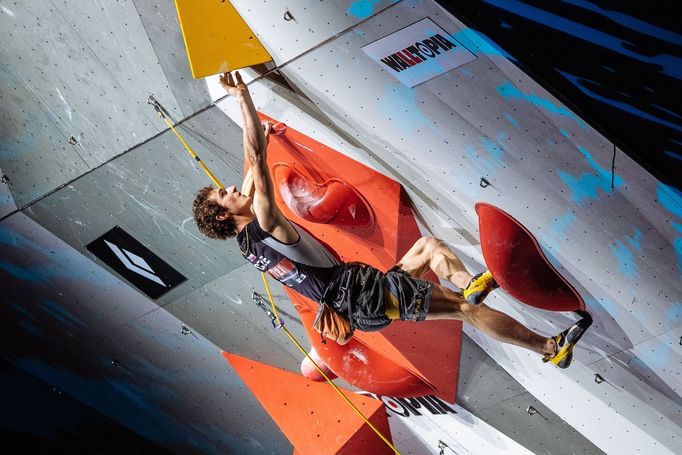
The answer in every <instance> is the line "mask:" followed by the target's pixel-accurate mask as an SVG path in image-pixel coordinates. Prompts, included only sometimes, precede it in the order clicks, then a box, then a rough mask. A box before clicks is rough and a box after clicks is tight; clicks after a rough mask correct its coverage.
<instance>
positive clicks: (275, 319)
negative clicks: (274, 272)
mask: <svg viewBox="0 0 682 455" xmlns="http://www.w3.org/2000/svg"><path fill="white" fill-rule="evenodd" d="M147 103H148V104H150V105H152V107H153V108H154V110H156V112H157V113H158V114H159V116H160V117H161V118H162V119H163V120H164V121H165V122H166V125H168V127H169V128H170V129H171V131H173V133H175V136H177V138H178V140H179V141H180V143H182V145H183V146H184V147H185V150H187V152H188V153H189V154H190V156H191V157H192V158H194V160H195V161H196V162H197V163H199V166H201V168H202V169H203V170H204V172H206V174H207V175H208V177H209V178H210V179H211V180H212V181H213V183H214V184H215V185H216V186H217V187H218V188H219V189H222V188H225V187H224V186H223V185H222V184H221V183H220V181H219V180H218V179H217V178H216V177H215V175H213V173H212V172H211V170H210V169H209V168H208V167H207V166H206V165H205V164H204V162H203V161H201V158H199V156H198V155H197V154H196V153H194V151H193V150H192V148H191V147H190V146H189V144H187V142H185V140H184V139H183V138H182V136H181V135H180V133H178V131H177V130H176V129H175V127H174V126H173V124H172V123H171V122H170V120H169V117H170V115H169V114H168V112H167V111H166V110H165V109H164V108H163V106H162V105H161V103H159V102H158V101H157V100H156V99H155V98H154V97H153V96H152V95H149V98H148V99H147ZM240 248H241V246H240ZM261 277H262V278H263V285H264V286H265V291H266V293H267V295H268V300H269V301H270V305H271V307H272V311H270V309H269V308H267V307H266V306H265V304H264V303H263V297H262V296H261V295H260V294H258V293H256V292H254V293H253V295H252V297H253V298H254V300H256V304H257V305H258V306H259V307H261V308H262V309H264V310H265V312H266V314H267V316H268V317H269V318H270V321H271V322H272V326H273V328H275V329H281V330H282V331H284V333H286V335H287V336H288V337H289V339H291V341H292V342H293V343H294V344H295V345H296V347H297V348H298V349H299V350H300V351H301V352H302V353H303V355H305V356H306V358H307V359H308V360H310V362H311V363H312V364H313V366H314V367H315V369H316V370H317V372H318V373H320V374H321V375H322V377H323V378H324V379H325V380H326V381H327V383H328V384H329V385H330V386H331V387H332V388H333V389H334V390H335V391H336V392H337V393H338V394H339V395H340V396H341V398H343V400H344V401H345V402H346V403H347V404H348V405H349V406H350V407H351V408H352V409H353V410H354V411H355V413H356V414H358V416H360V418H362V420H363V421H364V422H365V423H366V424H367V425H368V426H369V427H370V428H371V429H372V430H373V431H374V432H375V433H376V434H377V436H379V438H381V440H382V441H384V442H385V443H386V445H388V446H389V447H390V448H391V450H393V452H395V453H396V454H397V455H400V452H399V451H398V449H396V448H395V446H394V445H393V444H392V443H391V441H389V440H388V439H387V438H386V437H385V436H384V435H383V434H382V433H381V431H379V429H378V428H377V427H375V426H374V425H373V424H372V422H370V421H369V419H368V418H367V417H366V416H365V415H364V414H363V413H362V411H361V410H360V409H358V407H357V406H355V404H353V402H352V401H350V399H349V398H348V397H347V396H346V394H345V393H343V391H342V390H341V389H339V387H338V386H337V385H336V384H334V382H332V380H331V379H330V378H329V376H327V375H326V374H325V372H324V371H322V368H320V366H319V365H318V364H317V362H315V361H314V360H313V359H312V358H311V357H310V354H308V353H307V352H306V350H305V349H304V348H303V346H301V344H300V343H299V342H298V340H296V338H295V337H294V336H293V335H292V334H291V332H289V329H287V328H286V327H285V325H284V322H283V321H282V319H281V318H280V316H279V313H278V312H277V305H275V299H274V298H273V297H272V292H270V285H269V284H268V280H267V278H266V277H265V273H264V272H261Z"/></svg>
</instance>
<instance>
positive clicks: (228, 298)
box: [164, 264, 310, 373]
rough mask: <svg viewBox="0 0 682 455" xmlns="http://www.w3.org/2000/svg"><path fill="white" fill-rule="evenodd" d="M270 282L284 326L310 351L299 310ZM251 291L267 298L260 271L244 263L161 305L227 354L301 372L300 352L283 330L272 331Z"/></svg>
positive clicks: (279, 288) (267, 319)
mask: <svg viewBox="0 0 682 455" xmlns="http://www.w3.org/2000/svg"><path fill="white" fill-rule="evenodd" d="M269 282H270V286H271V287H272V293H273V298H274V299H275V304H276V305H277V309H278V311H279V312H280V313H281V317H282V319H283V320H284V321H285V325H286V327H287V328H288V329H289V331H290V332H291V333H292V335H294V337H295V338H296V339H297V340H298V341H299V343H301V344H302V345H303V346H304V348H305V349H306V350H309V349H310V342H309V340H308V338H307V334H306V332H305V330H304V329H303V327H302V325H301V321H300V319H299V316H298V313H297V312H296V310H295V309H294V308H293V306H292V304H291V302H290V301H289V300H288V298H287V297H286V294H285V293H284V292H283V290H282V287H281V285H280V284H279V283H276V282H274V281H273V280H269ZM254 291H256V292H258V293H260V294H261V295H263V296H266V293H265V290H264V288H263V282H262V278H261V274H260V272H258V270H256V269H255V268H254V267H253V266H252V265H251V264H245V265H243V266H242V267H240V268H238V269H236V270H234V271H232V272H230V273H229V274H227V275H225V276H223V277H220V278H219V279H217V280H215V281H212V282H211V283H208V284H207V285H206V286H204V287H202V288H201V289H197V290H196V291H194V292H192V293H191V294H188V295H185V296H183V297H182V298H179V299H176V300H174V301H173V302H171V303H169V304H167V305H166V306H165V307H164V308H165V309H166V310H167V311H168V312H170V313H172V314H173V315H175V316H176V317H177V318H178V319H181V320H183V321H185V322H186V323H187V324H188V325H190V326H191V327H193V328H194V329H195V330H196V331H197V332H199V333H201V334H202V335H203V336H205V337H206V338H207V339H208V340H210V341H211V342H212V343H214V344H215V345H216V346H219V347H220V348H221V349H223V350H225V351H227V352H232V353H235V354H239V355H242V356H245V357H248V358H251V359H254V360H258V361H259V362H263V363H266V364H268V365H272V366H276V367H278V368H282V369H285V370H288V371H292V372H295V373H300V368H299V367H300V363H301V360H302V359H303V357H304V356H303V354H302V353H301V352H300V351H299V350H298V348H297V347H296V346H295V345H294V344H293V343H292V342H291V341H290V340H289V338H288V337H287V336H286V334H285V333H284V332H283V331H281V330H273V327H272V325H271V323H270V319H269V318H268V317H267V315H266V314H265V312H264V311H263V310H261V309H260V308H258V306H257V305H256V304H255V303H254V301H253V300H252V298H251V294H252V292H254ZM267 305H268V307H269V303H267Z"/></svg>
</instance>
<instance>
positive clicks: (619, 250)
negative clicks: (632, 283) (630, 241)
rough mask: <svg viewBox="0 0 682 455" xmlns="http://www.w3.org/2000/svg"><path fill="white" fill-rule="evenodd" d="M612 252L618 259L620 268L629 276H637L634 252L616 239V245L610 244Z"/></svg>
mask: <svg viewBox="0 0 682 455" xmlns="http://www.w3.org/2000/svg"><path fill="white" fill-rule="evenodd" d="M610 248H611V252H612V253H613V255H614V256H615V257H616V259H617V260H618V269H619V270H620V272H621V273H622V274H623V275H625V276H626V277H627V278H630V279H632V278H635V277H636V276H637V275H638V273H637V264H636V263H635V257H634V256H633V255H632V252H630V250H629V249H628V248H627V247H626V246H625V244H624V243H623V242H621V241H620V240H616V245H615V246H613V245H611V246H610Z"/></svg>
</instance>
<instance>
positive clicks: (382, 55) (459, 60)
mask: <svg viewBox="0 0 682 455" xmlns="http://www.w3.org/2000/svg"><path fill="white" fill-rule="evenodd" d="M362 50H363V51H364V52H365V54H367V55H368V56H369V57H370V58H372V60H374V61H375V62H377V63H379V64H380V65H381V66H382V67H383V68H384V70H385V71H387V72H389V73H390V74H392V75H393V76H395V77H396V78H397V79H398V80H399V81H400V82H402V83H403V84H405V85H407V86H408V87H414V86H416V85H418V84H421V83H422V82H425V81H428V80H430V79H433V78H434V77H436V76H439V75H441V74H443V73H446V72H448V71H450V70H451V69H454V68H457V67H458V66H461V65H464V64H465V63H468V62H470V61H472V60H474V59H476V56H475V55H474V54H473V53H471V52H470V51H469V50H468V49H466V48H465V47H464V46H463V45H462V44H461V43H460V42H458V41H457V40H455V39H454V38H453V37H452V36H450V34H448V33H447V32H446V31H445V30H443V29H442V28H440V27H439V26H438V25H436V23H435V22H433V21H432V20H431V19H429V18H428V17H427V18H425V19H422V20H420V21H419V22H415V23H414V24H412V25H408V26H407V27H405V28H402V29H400V30H398V31H397V32H394V33H392V34H390V35H388V36H385V37H383V38H381V39H379V40H377V41H374V42H373V43H371V44H368V45H367V46H365V47H363V48H362Z"/></svg>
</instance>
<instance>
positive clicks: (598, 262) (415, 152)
mask: <svg viewBox="0 0 682 455" xmlns="http://www.w3.org/2000/svg"><path fill="white" fill-rule="evenodd" d="M271 7H272V8H274V6H273V5H271ZM263 14H266V13H263ZM426 16H428V17H430V18H431V19H433V20H434V21H435V22H436V23H437V24H438V25H440V26H441V27H443V28H445V29H446V30H447V31H448V32H449V33H450V35H451V37H452V38H453V39H457V40H459V41H460V42H461V43H462V44H465V45H466V46H467V47H468V48H469V49H471V50H472V51H473V52H474V53H475V54H476V55H477V59H476V60H474V61H472V62H470V63H468V64H466V65H464V66H462V67H460V68H458V69H456V70H453V71H451V72H449V73H447V74H444V75H441V76H439V77H437V78H435V79H433V80H431V81H428V82H425V83H423V84H422V85H420V86H418V87H416V88H415V89H408V88H407V87H405V86H403V85H401V84H400V83H399V82H397V81H396V80H395V79H394V78H393V76H391V75H390V74H388V72H387V71H389V70H388V69H383V68H382V67H381V66H380V64H378V63H376V62H374V61H371V60H369V59H368V58H367V57H366V56H365V55H364V54H363V53H362V51H361V50H360V48H361V47H362V46H364V45H366V44H368V43H371V42H373V41H374V40H376V39H378V38H381V37H383V36H385V35H388V34H390V33H391V32H393V31H396V30H398V29H400V28H402V27H404V26H406V25H408V24H411V23H413V22H415V21H417V20H419V19H422V18H424V17H426ZM247 20H248V21H249V25H250V26H251V28H252V29H253V30H254V31H259V30H261V31H264V30H265V29H266V28H267V26H266V24H267V23H268V21H267V20H263V22H262V23H261V15H260V14H259V12H258V11H256V10H255V8H254V9H252V10H251V14H250V15H249V16H248V19H247ZM283 39H284V38H283ZM397 50H399V49H396V51H397ZM339 68H341V69H343V70H342V71H340V70H339ZM281 71H282V72H283V73H284V74H285V75H286V76H287V77H288V78H289V80H290V81H291V82H292V83H293V85H295V86H296V87H298V89H300V90H301V91H302V92H304V93H305V94H306V95H308V96H309V97H310V98H311V99H312V100H313V101H314V102H316V103H317V104H318V106H319V107H320V108H321V110H322V111H323V112H325V113H327V114H328V115H329V116H330V117H331V118H332V119H333V120H334V121H336V124H337V126H338V127H340V128H342V129H343V130H344V131H345V132H346V133H347V134H348V135H349V136H351V137H354V138H355V139H356V140H358V141H360V142H362V143H363V144H364V145H365V146H366V147H367V148H368V149H370V150H371V152H372V153H374V154H375V155H376V156H378V157H379V158H380V159H381V161H382V162H383V163H393V166H392V169H390V171H389V172H391V173H393V174H398V175H400V176H402V178H398V180H399V181H401V182H403V183H404V184H405V186H406V187H407V188H408V189H409V190H411V195H412V196H413V199H415V201H416V203H417V205H418V207H420V208H422V207H426V208H428V209H431V210H433V211H434V212H436V213H438V214H439V215H440V220H436V221H434V220H433V219H432V218H431V219H430V223H432V224H431V227H432V228H433V229H434V231H435V232H437V233H438V234H439V235H440V236H442V237H445V239H446V240H450V241H451V242H454V243H460V244H461V243H462V242H461V240H458V239H457V238H455V237H454V236H453V231H452V228H453V227H457V226H465V227H467V229H468V230H469V233H470V234H471V235H472V236H473V237H475V236H476V232H475V228H472V226H476V223H477V219H476V216H475V214H474V212H473V205H474V203H475V202H477V201H486V202H489V203H492V204H494V205H497V206H499V207H501V208H503V209H504V210H505V211H507V212H509V213H510V214H512V215H513V216H514V217H515V218H517V219H518V220H520V221H521V222H522V223H523V224H524V225H525V226H526V227H527V228H528V229H529V230H530V231H531V232H532V233H533V234H534V235H535V236H536V237H537V238H538V240H539V241H540V243H541V244H542V245H543V247H544V249H545V252H546V253H547V254H548V256H549V257H550V260H551V261H552V262H553V264H555V265H556V266H557V267H558V268H559V270H560V271H561V273H562V274H564V276H566V277H567V278H568V280H569V281H570V282H571V283H572V284H574V285H575V286H576V287H577V288H578V290H579V292H580V293H581V294H582V295H583V297H584V298H585V299H586V303H587V306H588V308H589V309H590V310H591V311H592V312H593V314H594V316H595V325H594V326H593V328H592V329H591V331H590V332H588V334H587V336H586V337H585V338H583V341H582V346H580V347H579V349H578V351H577V353H576V360H575V361H574V362H575V364H574V366H573V367H572V370H573V371H576V372H579V371H583V373H588V372H590V371H594V369H595V367H596V365H592V364H593V363H594V362H597V361H599V360H603V359H610V358H611V357H612V356H613V355H614V354H617V353H619V352H627V351H628V350H630V349H633V347H635V346H637V345H638V344H639V343H642V342H645V341H648V340H653V339H654V338H655V337H657V336H659V335H661V334H665V333H673V332H672V331H674V330H678V329H679V327H680V325H681V323H682V318H681V317H680V314H679V306H680V303H679V302H680V301H682V292H681V290H680V266H679V264H680V257H679V254H680V253H679V252H676V250H675V248H674V244H676V243H675V242H679V241H680V240H679V239H680V238H681V237H682V228H679V229H678V228H677V227H676V226H681V225H682V224H680V223H682V212H681V211H680V209H679V207H680V200H679V199H680V198H679V196H678V195H677V194H676V193H675V192H673V191H671V190H670V189H669V188H667V187H666V186H665V185H662V184H660V182H658V181H656V179H655V178H653V177H651V176H650V175H649V174H648V173H647V172H646V171H644V170H643V169H641V167H639V166H638V165H636V164H635V163H634V162H632V160H630V159H629V158H627V157H626V156H625V155H623V154H622V153H621V152H620V151H619V150H617V149H615V148H614V146H613V144H611V143H610V142H609V141H608V140H607V139H606V138H604V137H602V136H600V135H599V134H598V133H596V132H595V131H594V130H593V129H592V128H590V127H589V125H587V124H585V123H584V121H582V120H581V119H580V118H578V117H577V116H576V115H575V114H574V113H572V112H571V111H570V110H569V109H567V108H566V107H565V106H563V105H562V104H561V103H559V102H558V101H557V100H556V99H555V98H553V97H552V96H551V95H550V94H548V93H547V92H546V91H544V90H543V89H542V88H541V87H540V86H538V85H537V84H536V83H534V82H533V81H532V80H531V79H529V78H527V77H526V76H525V75H524V74H523V73H522V72H521V71H519V70H518V68H516V67H514V66H513V65H512V64H511V63H510V62H509V61H508V60H507V59H506V58H504V56H503V55H502V53H501V52H500V51H499V50H498V49H497V48H495V47H494V46H493V45H491V44H490V43H489V42H487V41H485V40H483V39H482V38H481V37H479V36H478V35H477V34H476V33H475V32H474V31H472V30H470V29H467V28H466V27H464V26H463V25H462V24H460V23H458V22H457V21H456V20H454V19H453V18H452V17H450V16H449V15H448V14H447V13H445V12H443V11H442V10H441V9H440V8H439V7H437V6H436V5H434V4H433V3H432V2H426V1H425V2H401V3H399V4H397V5H394V6H392V7H391V8H389V9H387V10H385V11H384V12H382V13H380V14H378V15H376V16H373V17H371V18H370V19H369V20H367V21H365V22H363V23H362V24H360V25H359V26H357V27H355V28H353V30H351V31H349V32H347V33H344V34H342V35H339V36H337V37H335V38H334V39H332V40H330V41H328V42H326V43H324V44H323V45H321V46H320V47H317V48H315V49H313V50H310V51H309V52H307V53H305V54H304V55H302V56H300V57H299V58H297V59H295V60H293V61H291V62H290V63H288V64H286V65H284V66H283V67H282V68H281ZM348 74H352V76H350V77H348ZM614 153H615V169H614V172H613V174H612V172H611V163H612V160H613V159H614ZM392 176H393V175H392ZM481 177H485V178H486V179H487V180H488V181H489V182H490V183H491V185H490V186H488V187H487V188H483V187H481V186H480V185H479V182H480V179H481ZM452 218H455V219H452ZM442 220H445V222H444V223H442V224H441V221H442ZM498 294H500V295H501V293H498ZM491 304H493V305H496V306H499V307H500V308H502V309H504V310H506V311H508V312H510V313H511V314H512V315H514V316H515V317H517V318H518V319H520V320H522V321H524V322H526V323H527V324H528V325H530V326H531V327H532V328H534V329H535V330H538V331H540V332H542V333H555V332H558V331H559V330H562V329H563V328H565V327H566V326H567V325H569V324H570V322H571V321H572V320H573V318H571V317H568V316H567V315H563V314H556V313H548V312H542V311H539V310H534V309H529V308H525V307H523V306H521V305H520V304H518V303H516V302H513V301H512V300H510V299H508V298H505V297H497V298H495V299H494V300H492V301H491ZM471 333H472V336H474V338H475V339H476V340H477V342H480V343H482V344H483V345H484V346H486V348H487V349H490V352H491V353H492V355H493V357H494V358H495V359H496V360H497V361H498V362H500V363H501V364H502V365H503V366H504V367H505V368H507V369H508V371H510V372H511V373H512V375H514V376H515V378H516V379H517V380H519V381H520V382H521V383H522V384H523V385H524V386H526V387H527V388H528V389H529V390H530V391H531V392H532V393H534V394H536V396H537V395H538V394H539V395H541V397H540V396H539V398H540V399H541V400H542V401H543V402H544V403H545V404H547V405H548V406H549V407H550V408H552V409H553V410H555V411H556V412H557V413H558V414H559V415H560V416H561V417H562V418H564V419H565V420H566V421H567V422H568V423H570V424H572V425H573V426H574V427H576V428H577V429H579V430H580V431H582V432H584V434H586V435H587V436H588V437H589V438H590V439H591V440H592V441H594V442H595V443H596V444H597V445H598V446H599V447H600V448H602V449H604V450H606V451H611V450H617V447H622V446H624V445H627V446H628V447H630V448H639V449H641V450H645V449H647V448H649V447H658V448H659V449H661V450H665V449H666V448H667V449H669V450H672V451H676V450H678V449H679V444H680V443H679V441H676V440H675V439H674V438H671V434H674V433H676V432H679V420H674V419H672V420H671V419H669V420H664V421H662V422H660V424H659V425H657V426H656V427H655V428H652V427H651V426H649V427H646V428H645V429H644V430H635V431H629V432H626V431H624V430H623V429H622V428H623V427H618V425H608V424H607V421H608V418H603V419H598V418H597V417H596V416H594V415H589V416H585V415H584V413H583V412H582V410H584V409H586V408H588V407H589V406H590V401H594V400H595V399H596V400H597V401H599V402H600V403H603V404H604V405H606V404H608V403H609V402H611V401H613V400H616V399H619V400H623V399H625V400H626V401H628V400H629V401H628V402H630V403H631V406H640V407H641V408H640V411H638V412H637V415H635V414H632V412H627V413H625V412H626V411H625V410H624V411H623V412H624V413H625V414H624V415H626V416H627V418H632V419H633V420H638V421H641V418H642V417H643V416H644V415H647V416H648V417H649V418H650V419H651V418H654V417H655V416H656V415H658V414H657V413H658V411H656V409H657V407H658V406H659V405H662V404H663V402H664V401H667V400H669V397H668V395H667V394H666V393H663V392H665V390H658V392H657V393H656V394H655V395H654V396H652V397H651V399H650V400H648V402H646V401H643V400H641V399H640V396H639V394H638V393H637V392H636V390H635V388H634V386H633V385H632V383H631V377H629V376H627V377H621V376H616V377H615V378H614V381H616V382H618V383H619V384H621V385H622V390H623V391H624V392H621V393H618V394H615V392H614V393H606V394H604V395H602V394H601V393H600V394H598V395H595V394H593V393H592V392H591V391H590V390H587V389H584V388H583V387H582V385H581V386H578V389H580V390H581V391H582V392H576V394H575V396H576V398H575V401H574V402H573V403H572V405H573V406H574V407H572V408H567V407H566V406H563V405H562V404H560V403H559V401H558V400H560V398H558V397H557V396H555V395H552V394H549V393H542V392H541V390H540V388H541V387H544V386H547V387H552V388H556V386H557V383H560V384H565V383H566V384H568V383H572V381H574V378H572V377H571V373H570V371H572V370H569V372H568V373H561V372H556V371H554V370H551V369H549V368H547V367H546V366H545V368H544V369H543V368H542V365H540V362H539V361H538V359H537V357H536V356H534V355H531V354H526V353H524V352H520V351H518V350H517V349H516V348H507V347H504V348H498V347H497V345H496V344H492V345H491V344H490V343H488V342H487V341H485V338H481V335H480V334H479V333H477V332H475V331H473V332H471ZM659 349H660V350H661V351H664V352H667V349H668V347H666V345H664V344H662V343H658V344H657V347H656V348H655V350H659ZM665 365H666V368H673V369H677V370H678V371H679V356H677V354H671V356H670V357H668V358H667V360H666V363H665ZM648 368H649V370H650V371H652V372H655V373H654V374H655V376H656V377H652V376H651V374H650V375H645V374H643V373H638V374H637V376H638V379H641V380H642V381H643V382H645V383H647V384H649V385H651V384H656V383H659V385H660V383H661V381H662V382H663V383H665V384H668V387H670V379H669V378H667V376H666V375H665V374H662V373H661V370H660V367H658V366H655V365H649V366H648ZM614 374H617V373H614ZM550 384H551V386H550ZM654 389H655V387H654ZM659 389H661V388H660V387H659ZM622 393H624V394H625V395H624V396H623V395H622ZM675 393H676V394H677V398H676V405H677V404H678V402H679V393H677V392H675ZM616 395H617V396H616ZM576 409H578V410H579V411H576ZM642 409H643V410H644V411H642ZM605 412H606V415H608V413H611V412H613V411H609V410H605ZM585 419H587V420H585ZM641 428H643V427H641Z"/></svg>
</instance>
